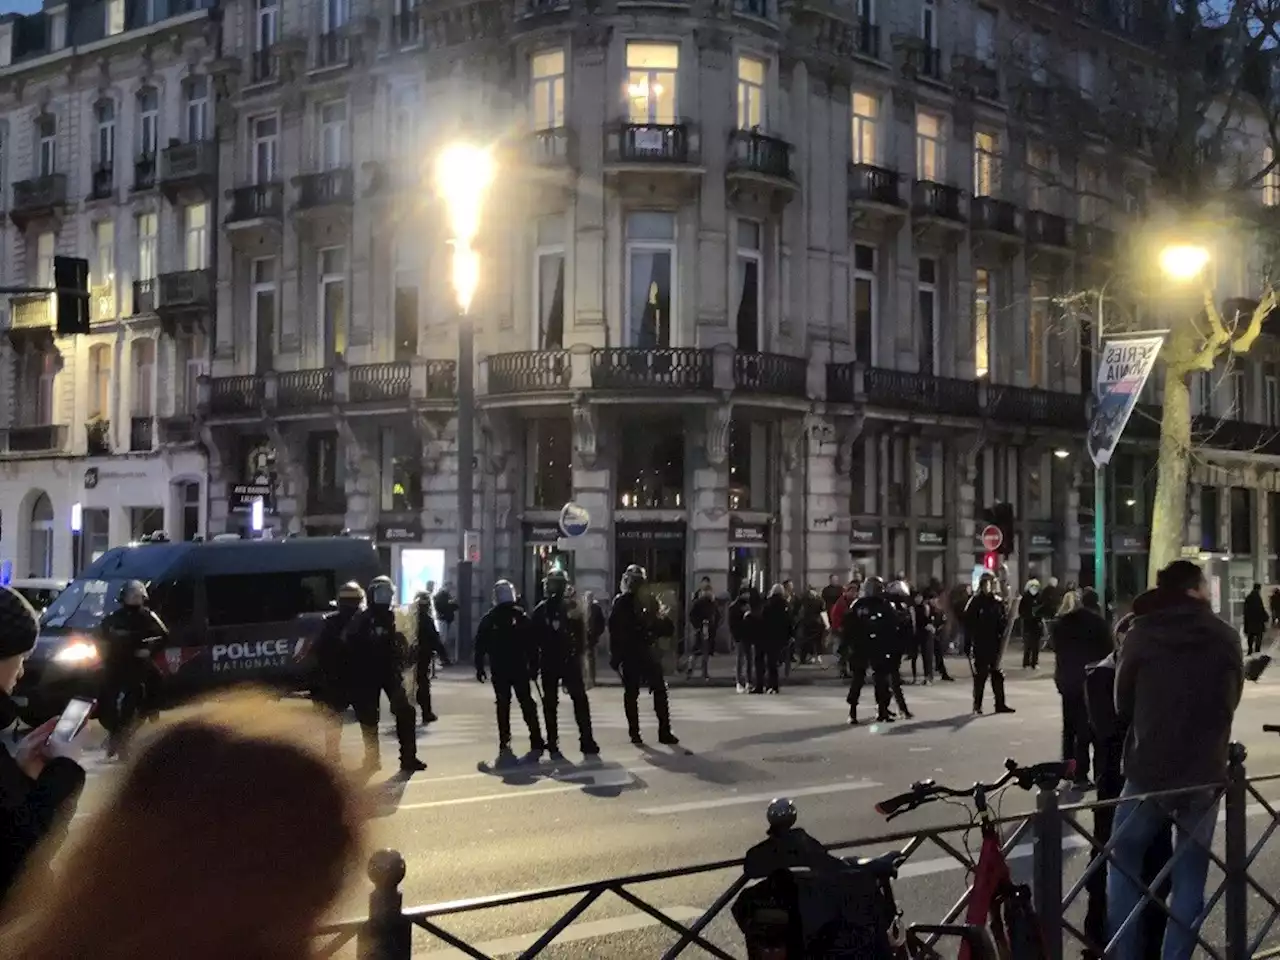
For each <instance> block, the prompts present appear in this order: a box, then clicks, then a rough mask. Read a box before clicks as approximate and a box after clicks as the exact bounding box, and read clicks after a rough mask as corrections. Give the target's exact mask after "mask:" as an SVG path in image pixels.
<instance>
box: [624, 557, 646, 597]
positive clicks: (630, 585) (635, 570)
mask: <svg viewBox="0 0 1280 960" xmlns="http://www.w3.org/2000/svg"><path fill="white" fill-rule="evenodd" d="M648 579H649V575H648V574H647V573H645V572H644V567H642V566H640V564H638V563H633V564H631V566H629V567H627V569H626V570H624V571H622V583H621V584H620V585H619V586H620V587H621V590H622V592H623V593H635V592H636V591H637V590H638V589H640V587H642V586H643V585H644V584H645V582H646V581H648Z"/></svg>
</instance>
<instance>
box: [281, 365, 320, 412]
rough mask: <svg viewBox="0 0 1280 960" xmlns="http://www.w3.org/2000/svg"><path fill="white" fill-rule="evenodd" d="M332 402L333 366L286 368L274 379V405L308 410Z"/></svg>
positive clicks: (287, 408)
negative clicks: (303, 368) (305, 368)
mask: <svg viewBox="0 0 1280 960" xmlns="http://www.w3.org/2000/svg"><path fill="white" fill-rule="evenodd" d="M332 403H333V368H332V367H322V368H320V369H317V370H286V371H284V372H283V373H280V374H279V375H278V377H277V380H276V406H277V407H279V408H280V409H281V410H308V409H312V408H315V407H320V406H328V405H330V404H332Z"/></svg>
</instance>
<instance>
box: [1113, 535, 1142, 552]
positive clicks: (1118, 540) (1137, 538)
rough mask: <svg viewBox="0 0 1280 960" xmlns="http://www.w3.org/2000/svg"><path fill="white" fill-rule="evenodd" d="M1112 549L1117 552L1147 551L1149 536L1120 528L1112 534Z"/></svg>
mask: <svg viewBox="0 0 1280 960" xmlns="http://www.w3.org/2000/svg"><path fill="white" fill-rule="evenodd" d="M1111 549H1112V551H1113V552H1115V553H1146V552H1147V538H1146V537H1145V536H1144V535H1143V534H1141V533H1133V532H1128V531H1123V530H1118V531H1116V532H1115V533H1113V534H1112V535H1111Z"/></svg>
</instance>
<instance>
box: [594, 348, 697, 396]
mask: <svg viewBox="0 0 1280 960" xmlns="http://www.w3.org/2000/svg"><path fill="white" fill-rule="evenodd" d="M712 382H713V366H712V354H711V351H710V350H698V349H695V348H692V347H655V348H652V349H646V348H644V347H611V348H607V349H603V350H592V351H591V385H592V386H593V387H596V388H598V389H602V390H632V389H645V388H668V389H669V388H675V389H677V390H708V389H710V388H711V386H712Z"/></svg>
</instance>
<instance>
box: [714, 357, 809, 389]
mask: <svg viewBox="0 0 1280 960" xmlns="http://www.w3.org/2000/svg"><path fill="white" fill-rule="evenodd" d="M733 385H734V386H735V387H736V388H737V389H739V390H742V391H744V392H746V393H765V394H771V395H773V396H779V397H795V398H797V399H801V400H803V399H805V398H807V397H808V395H809V363H808V361H807V360H805V359H804V358H803V357H786V356H782V355H781V354H777V353H736V354H734V357H733Z"/></svg>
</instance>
